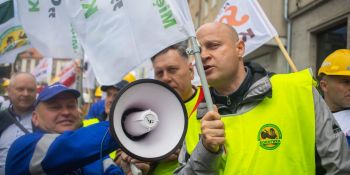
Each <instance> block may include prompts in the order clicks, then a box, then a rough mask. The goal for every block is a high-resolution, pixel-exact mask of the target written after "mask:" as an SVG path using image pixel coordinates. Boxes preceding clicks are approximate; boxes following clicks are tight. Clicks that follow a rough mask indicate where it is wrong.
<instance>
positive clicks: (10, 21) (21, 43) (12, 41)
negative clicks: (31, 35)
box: [0, 0, 30, 63]
mask: <svg viewBox="0 0 350 175" xmlns="http://www.w3.org/2000/svg"><path fill="white" fill-rule="evenodd" d="M15 5H16V4H14V1H11V0H0V63H13V62H14V61H15V59H16V56H17V54H18V53H20V52H23V51H25V50H26V49H28V48H29V47H30V44H29V41H28V39H27V36H26V34H25V33H24V31H23V28H22V26H21V25H20V23H19V22H18V20H17V18H16V15H15V14H16V11H15V8H14V6H15Z"/></svg>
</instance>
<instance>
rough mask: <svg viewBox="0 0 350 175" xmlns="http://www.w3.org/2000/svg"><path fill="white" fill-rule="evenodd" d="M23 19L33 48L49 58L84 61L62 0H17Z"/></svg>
mask: <svg viewBox="0 0 350 175" xmlns="http://www.w3.org/2000/svg"><path fill="white" fill-rule="evenodd" d="M17 3H18V13H19V19H20V22H21V24H22V25H23V28H24V30H25V32H26V34H27V35H28V38H29V40H30V41H31V43H32V45H33V46H34V47H35V48H36V49H37V50H38V51H39V52H40V53H41V54H42V55H43V56H45V57H55V58H82V51H81V47H80V44H79V43H78V40H77V37H76V34H75V32H74V30H73V28H72V26H71V23H70V18H69V16H68V15H67V12H65V11H64V10H65V9H64V7H63V3H62V1H61V0H60V1H49V0H45V1H39V0H37V1H27V0H17Z"/></svg>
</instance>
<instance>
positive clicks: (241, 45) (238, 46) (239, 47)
mask: <svg viewBox="0 0 350 175" xmlns="http://www.w3.org/2000/svg"><path fill="white" fill-rule="evenodd" d="M236 49H237V53H238V57H239V58H241V59H243V55H244V52H245V44H244V41H242V40H241V39H240V40H238V41H237V43H236Z"/></svg>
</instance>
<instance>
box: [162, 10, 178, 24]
mask: <svg viewBox="0 0 350 175" xmlns="http://www.w3.org/2000/svg"><path fill="white" fill-rule="evenodd" d="M161 17H162V19H163V26H164V28H168V27H170V26H173V25H175V24H176V20H175V19H174V18H173V13H172V12H171V11H170V10H169V11H167V12H165V13H163V14H162V15H161Z"/></svg>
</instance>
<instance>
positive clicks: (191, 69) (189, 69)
mask: <svg viewBox="0 0 350 175" xmlns="http://www.w3.org/2000/svg"><path fill="white" fill-rule="evenodd" d="M188 71H190V73H191V80H193V79H194V68H193V65H192V63H188Z"/></svg>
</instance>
